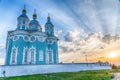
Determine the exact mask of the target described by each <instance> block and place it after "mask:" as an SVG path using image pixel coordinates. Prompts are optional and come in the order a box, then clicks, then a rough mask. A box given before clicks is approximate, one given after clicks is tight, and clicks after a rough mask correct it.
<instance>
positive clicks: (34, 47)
mask: <svg viewBox="0 0 120 80" xmlns="http://www.w3.org/2000/svg"><path fill="white" fill-rule="evenodd" d="M32 49H33V50H34V62H31V50H32ZM30 63H31V64H35V63H36V48H35V47H33V46H32V47H31V48H30Z"/></svg>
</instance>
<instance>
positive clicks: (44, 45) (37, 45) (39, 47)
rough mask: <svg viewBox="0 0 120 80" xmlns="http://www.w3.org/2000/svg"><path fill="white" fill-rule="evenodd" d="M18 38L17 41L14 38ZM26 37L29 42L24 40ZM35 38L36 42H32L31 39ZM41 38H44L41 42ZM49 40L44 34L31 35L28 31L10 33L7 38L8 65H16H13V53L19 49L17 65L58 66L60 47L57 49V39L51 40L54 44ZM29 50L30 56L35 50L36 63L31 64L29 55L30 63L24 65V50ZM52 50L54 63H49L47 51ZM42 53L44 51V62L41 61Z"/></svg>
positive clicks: (34, 33)
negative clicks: (14, 49) (13, 50)
mask: <svg viewBox="0 0 120 80" xmlns="http://www.w3.org/2000/svg"><path fill="white" fill-rule="evenodd" d="M15 36H18V39H17V40H14V37H15ZM25 36H28V37H29V40H28V41H26V40H25V39H24V37H25ZM32 36H34V37H35V41H31V40H30V39H31V37H32ZM40 37H42V39H43V40H42V41H40V39H39V38H40ZM47 40H49V38H48V36H47V35H46V34H45V33H43V32H38V31H36V32H33V33H29V32H27V31H21V32H20V31H14V32H11V33H10V32H9V33H8V38H7V48H6V49H7V51H6V52H7V54H6V62H5V64H6V65H14V64H11V53H12V48H14V47H15V48H17V58H16V59H17V60H16V63H15V64H18V65H21V64H56V63H58V47H57V39H56V38H55V37H53V38H51V40H52V43H49V42H47ZM25 48H28V49H29V51H28V53H29V54H30V49H32V48H34V49H35V62H34V63H31V61H30V55H28V58H29V61H28V63H23V60H24V53H25V51H24V49H25ZM50 49H51V50H52V51H53V55H52V57H53V61H52V63H51V62H47V61H46V60H47V57H46V56H47V50H50ZM40 51H43V57H44V58H43V60H41V61H40V59H39V58H40V56H39V53H40Z"/></svg>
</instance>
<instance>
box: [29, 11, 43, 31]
mask: <svg viewBox="0 0 120 80" xmlns="http://www.w3.org/2000/svg"><path fill="white" fill-rule="evenodd" d="M36 19H37V14H36V13H34V14H33V20H31V21H30V23H29V30H30V31H42V28H41V26H40V24H39V22H38V21H37V20H36Z"/></svg>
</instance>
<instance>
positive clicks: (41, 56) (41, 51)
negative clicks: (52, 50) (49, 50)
mask: <svg viewBox="0 0 120 80" xmlns="http://www.w3.org/2000/svg"><path fill="white" fill-rule="evenodd" d="M39 61H44V52H43V50H40V51H39Z"/></svg>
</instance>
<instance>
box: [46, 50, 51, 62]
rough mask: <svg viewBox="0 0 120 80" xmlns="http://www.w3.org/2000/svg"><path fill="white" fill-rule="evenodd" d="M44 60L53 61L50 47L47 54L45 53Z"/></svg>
mask: <svg viewBox="0 0 120 80" xmlns="http://www.w3.org/2000/svg"><path fill="white" fill-rule="evenodd" d="M46 59H47V60H46V61H47V63H52V62H53V51H52V50H51V49H50V50H47V55H46Z"/></svg>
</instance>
